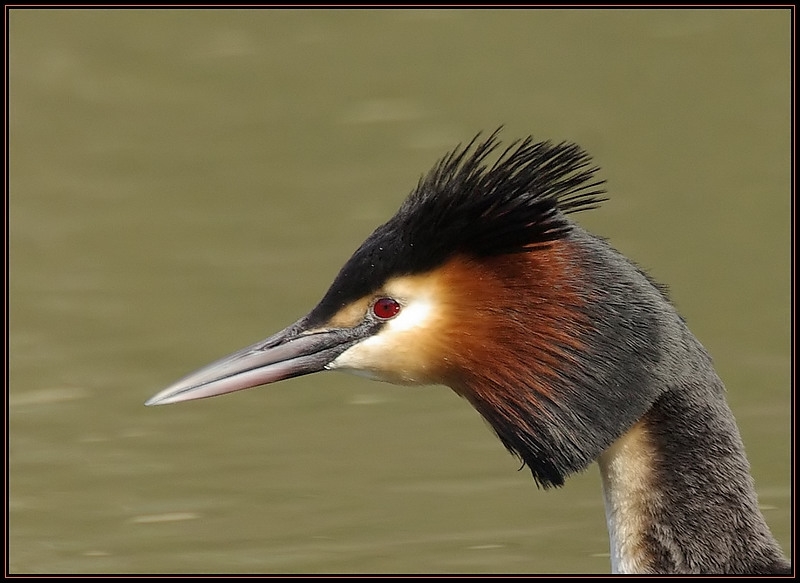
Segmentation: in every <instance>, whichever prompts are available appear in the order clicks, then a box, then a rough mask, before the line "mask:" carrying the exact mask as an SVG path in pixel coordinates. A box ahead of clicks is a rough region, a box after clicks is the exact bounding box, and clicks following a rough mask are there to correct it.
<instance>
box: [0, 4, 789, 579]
mask: <svg viewBox="0 0 800 583" xmlns="http://www.w3.org/2000/svg"><path fill="white" fill-rule="evenodd" d="M7 14H8V27H9V35H10V36H9V50H10V54H9V72H8V76H9V82H10V89H9V122H10V136H9V146H10V154H9V174H10V178H9V227H10V235H9V242H10V253H9V282H8V285H9V292H10V314H9V316H10V322H9V342H10V348H9V360H10V362H9V397H8V401H9V403H8V404H9V410H8V417H9V421H8V430H9V469H8V471H9V475H8V482H9V487H10V496H9V527H8V530H9V542H8V553H9V555H8V560H9V568H10V571H11V572H12V573H20V574H21V573H159V572H175V573H541V572H545V573H547V572H550V573H605V572H608V571H609V568H610V567H609V558H608V536H607V533H606V526H605V519H604V514H603V506H602V497H601V493H600V481H599V476H598V473H597V469H596V467H595V466H593V467H592V468H591V469H590V470H589V471H587V472H586V473H584V474H582V475H579V476H576V477H574V478H572V479H571V480H570V481H569V482H568V483H567V485H566V487H565V488H563V489H560V490H558V491H548V492H542V491H538V490H537V489H536V487H535V485H534V483H533V481H532V480H531V478H530V474H529V473H528V472H527V471H526V470H523V471H517V469H518V467H519V464H518V462H517V460H515V459H514V458H512V457H511V456H509V455H508V454H507V453H506V452H505V450H504V449H503V448H502V446H501V444H500V443H499V442H498V441H497V439H496V438H495V437H494V436H493V435H492V433H491V431H490V430H489V429H488V428H487V427H486V426H485V425H484V423H483V422H482V421H481V419H480V418H479V416H478V415H477V413H475V412H474V411H473V410H472V409H471V408H470V407H469V406H468V405H467V404H466V403H465V402H463V401H462V400H460V399H459V398H458V397H456V396H455V395H454V394H452V393H451V392H450V391H449V390H448V389H446V388H443V387H419V388H401V387H393V386H390V385H384V384H380V383H374V382H370V381H368V380H364V379H361V378H357V377H351V376H346V375H342V374H333V373H330V374H327V375H315V376H311V377H304V378H300V379H295V380H292V381H287V382H285V383H282V384H278V385H275V386H272V387H269V388H264V389H256V390H253V391H246V392H244V393H238V394H236V395H234V396H230V397H227V398H222V399H211V400H205V401H199V402H195V403H188V404H184V405H180V406H170V407H159V408H145V407H144V406H143V405H142V403H143V402H144V400H145V399H147V398H148V397H150V396H151V395H152V394H153V393H155V392H156V391H157V390H159V389H161V388H163V387H164V386H166V385H167V384H169V383H171V382H172V381H174V380H175V379H176V378H178V377H180V376H182V375H183V374H185V373H187V372H189V371H191V370H193V369H194V368H196V367H198V366H200V365H203V364H206V363H207V362H209V361H211V360H213V359H215V358H217V357H220V356H223V355H225V354H228V353H229V352H231V351H233V350H235V349H237V348H239V347H241V346H244V345H246V344H249V343H252V342H255V341H256V340H258V339H260V338H263V337H266V336H267V335H268V334H270V333H272V332H273V331H276V330H278V329H279V328H281V327H283V326H284V325H286V324H288V323H290V322H292V321H294V320H295V319H296V318H297V317H299V316H301V315H302V314H304V313H305V312H306V311H307V310H308V309H309V308H310V307H312V306H313V305H314V304H315V303H316V301H317V300H318V299H319V297H320V296H321V294H322V293H323V292H324V291H325V289H326V287H327V285H328V283H329V282H330V281H331V279H332V278H333V276H334V275H335V274H336V272H337V271H338V269H339V267H340V266H341V264H342V263H343V262H344V261H345V260H346V259H347V257H348V256H349V255H350V253H351V252H352V251H353V249H355V247H356V246H357V245H358V244H359V243H360V242H361V240H362V239H363V238H364V237H365V236H366V235H367V234H368V233H369V232H370V231H371V230H372V229H373V228H374V227H375V226H377V225H378V224H379V223H380V222H382V221H384V220H385V219H386V218H388V217H389V216H390V215H391V214H392V213H393V212H394V211H395V210H396V208H397V206H398V205H399V203H400V202H401V200H402V199H403V198H404V196H405V195H406V194H407V193H408V192H409V191H410V189H411V188H412V187H413V186H414V185H415V184H416V181H417V179H418V178H419V176H420V174H422V173H423V172H425V171H427V169H428V168H429V167H430V166H431V165H432V164H433V163H434V162H435V161H436V160H437V159H438V158H439V157H440V156H441V155H442V154H444V153H445V152H446V151H448V150H449V149H451V148H452V147H453V146H455V145H456V144H457V143H459V142H463V141H466V140H468V139H470V138H471V137H472V136H473V135H474V134H475V133H477V132H478V131H480V130H491V129H494V128H496V127H497V126H499V125H501V124H504V125H505V128H506V129H505V130H504V133H503V135H504V137H505V138H506V139H512V138H516V137H522V136H524V135H527V134H529V133H530V134H533V135H534V136H535V137H537V138H541V139H553V140H572V141H576V142H578V143H580V144H581V145H583V146H584V147H585V148H586V149H587V150H588V151H589V152H591V153H592V154H593V156H594V157H595V159H596V161H597V163H598V164H600V165H601V166H602V167H603V171H602V176H603V177H604V178H605V179H606V180H607V181H608V188H609V193H610V196H611V200H610V201H609V202H608V203H606V204H605V205H604V206H603V207H602V208H601V209H599V210H597V211H593V212H591V213H588V214H584V215H582V216H579V217H578V220H579V221H580V222H581V223H582V224H584V225H585V226H586V227H588V228H589V229H590V230H593V231H595V232H597V233H598V234H601V235H603V236H605V237H608V238H609V239H610V240H611V241H612V243H613V244H614V245H615V246H616V247H618V248H619V249H620V250H622V251H623V252H625V253H626V254H628V255H629V256H631V257H633V258H634V259H635V260H636V261H637V262H639V263H640V264H641V265H642V266H644V267H645V268H646V269H648V270H649V271H650V273H651V274H652V275H653V276H654V277H656V278H657V279H658V280H660V281H662V282H664V283H666V284H668V285H669V286H670V289H671V294H672V297H673V299H674V301H675V303H676V304H677V306H678V308H679V309H680V311H681V312H682V314H683V315H684V316H685V317H686V319H687V320H688V322H689V324H690V326H691V328H692V329H693V330H694V332H695V333H696V334H697V336H698V337H699V338H700V339H701V341H702V342H703V343H704V344H705V345H706V347H707V348H708V349H709V351H710V352H711V353H712V355H713V356H714V358H715V361H716V364H717V367H718V370H719V372H720V374H721V376H722V378H723V380H724V381H725V382H726V384H727V386H728V391H729V400H730V402H731V406H732V408H733V409H734V412H735V414H736V416H737V419H738V421H739V423H740V426H741V430H742V434H743V437H744V440H745V443H746V446H747V449H748V453H749V456H750V460H751V463H752V466H753V475H754V477H755V479H756V484H757V487H758V491H759V496H760V502H761V504H762V506H763V507H764V509H765V515H766V517H767V520H768V521H769V523H770V525H771V526H772V528H773V529H774V532H775V534H776V536H777V537H778V538H779V540H780V541H781V543H782V545H783V546H784V549H785V550H786V551H787V552H788V551H789V544H790V528H791V520H790V519H791V516H792V512H791V510H792V509H791V487H790V475H791V474H790V471H791V470H790V467H791V466H790V462H791V460H790V455H791V453H790V452H791V404H792V400H791V360H790V346H791V343H790V334H791V328H790V216H791V214H790V209H791V183H790V176H791V174H790V170H791V151H790V146H791V133H790V120H791V118H790V113H791V108H790V106H791V101H790V100H791V93H790V91H791V78H790V55H791V52H790V49H791V39H790V17H791V14H790V12H789V11H788V10H553V9H550V10H499V9H498V10H435V11H418V10H198V9H195V10H23V9H12V10H10V11H9V12H7Z"/></svg>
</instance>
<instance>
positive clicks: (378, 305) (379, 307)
mask: <svg viewBox="0 0 800 583" xmlns="http://www.w3.org/2000/svg"><path fill="white" fill-rule="evenodd" d="M399 312H400V304H399V303H398V302H397V300H393V299H392V298H380V299H379V300H377V301H376V302H375V303H374V304H372V313H373V314H375V317H376V318H378V319H379V320H390V319H391V318H394V317H395V316H396V315H397V314H398V313H399Z"/></svg>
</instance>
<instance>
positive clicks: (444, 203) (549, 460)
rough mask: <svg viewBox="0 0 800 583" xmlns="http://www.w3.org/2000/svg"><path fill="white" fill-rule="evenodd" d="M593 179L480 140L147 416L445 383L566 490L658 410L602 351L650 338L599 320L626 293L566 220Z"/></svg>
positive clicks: (537, 472) (563, 147)
mask: <svg viewBox="0 0 800 583" xmlns="http://www.w3.org/2000/svg"><path fill="white" fill-rule="evenodd" d="M596 171H597V169H596V168H595V167H593V166H592V164H591V160H590V158H589V156H588V155H587V154H586V153H585V152H583V151H582V150H581V149H580V148H579V147H577V146H575V145H573V144H568V143H560V144H553V143H550V142H535V141H534V140H533V139H531V138H528V139H525V140H522V141H518V142H515V143H513V144H511V145H510V146H508V147H506V148H504V149H500V142H499V140H498V137H497V132H495V133H494V134H492V135H491V136H489V137H488V138H486V139H481V138H480V137H476V138H475V139H474V140H473V141H472V142H470V143H469V144H468V145H466V146H465V147H459V148H457V149H455V150H454V151H453V152H451V153H450V154H448V155H447V156H445V157H444V158H443V159H441V160H440V161H439V163H438V164H437V165H435V167H434V168H433V170H431V172H429V173H428V174H427V175H426V176H424V177H423V178H421V179H420V181H419V183H418V184H417V186H416V188H415V189H414V190H413V191H412V193H411V194H410V195H409V197H408V198H407V199H406V200H405V202H404V203H403V204H402V205H401V207H400V209H399V210H398V211H397V213H396V214H395V215H394V216H393V217H392V218H391V219H390V220H389V221H387V222H386V223H385V224H383V225H381V226H380V227H378V228H377V229H376V230H375V231H374V232H373V233H372V234H371V235H370V236H369V237H368V238H367V239H366V241H364V243H363V244H362V245H361V246H360V247H359V248H358V249H357V250H356V252H355V253H354V254H353V256H352V257H351V258H350V259H349V260H348V261H347V262H346V263H345V265H344V266H343V267H342V269H341V271H340V272H339V274H338V275H337V277H336V278H335V280H334V281H333V283H332V284H331V286H330V288H329V289H328V291H327V293H326V294H325V295H324V296H323V298H322V300H321V301H320V302H319V304H318V305H317V306H316V307H315V308H314V309H312V310H311V312H309V313H308V314H307V315H306V316H304V317H303V318H301V319H300V320H298V321H297V322H295V323H294V324H292V325H290V326H288V327H287V328H285V329H284V330H282V331H280V332H278V333H277V334H274V335H273V336H270V337H269V338H267V339H266V340H263V341H261V342H258V343H256V344H254V345H252V346H249V347H247V348H245V349H243V350H240V351H238V352H236V353H234V354H232V355H230V356H228V357H226V358H223V359H222V360H219V361H217V362H215V363H212V364H210V365H208V366H206V367H204V368H202V369H200V370H198V371H197V372H195V373H193V374H190V375H188V376H187V377H184V378H183V379H181V380H179V381H177V382H176V383H175V384H173V385H172V386H170V387H168V388H167V389H165V390H163V391H161V392H160V393H158V394H157V395H155V396H154V397H152V398H151V399H150V400H149V401H148V402H147V404H148V405H155V404H166V403H176V402H180V401H187V400H191V399H199V398H204V397H211V396H215V395H221V394H224V393H230V392H233V391H238V390H241V389H246V388H251V387H255V386H259V385H265V384H268V383H273V382H276V381H280V380H283V379H288V378H291V377H296V376H300V375H305V374H309V373H313V372H317V371H322V370H343V371H349V372H354V373H357V374H362V375H365V376H368V377H370V378H374V379H377V380H383V381H388V382H391V383H396V384H443V385H447V386H449V387H451V388H452V389H453V390H455V391H456V392H457V393H458V394H459V395H461V396H462V397H464V398H466V399H467V400H468V401H469V402H470V403H471V404H472V405H473V406H474V407H475V408H476V409H477V410H478V411H479V412H480V413H481V415H482V416H483V417H484V418H485V419H486V420H487V421H488V423H489V424H490V425H491V427H492V428H493V429H494V431H495V432H496V433H497V435H498V436H499V438H500V439H501V441H502V442H503V444H504V445H505V446H506V447H507V448H508V449H509V450H510V451H511V452H512V453H514V454H516V455H517V456H518V457H519V458H520V459H521V460H522V461H523V462H524V463H525V464H526V465H528V467H529V468H530V469H531V472H532V474H533V476H534V478H535V479H536V481H537V483H539V484H541V485H543V486H545V487H547V486H552V485H561V484H562V483H563V482H564V478H565V477H566V476H567V475H568V474H569V473H571V472H574V471H578V470H582V469H584V468H585V467H586V466H587V465H588V464H589V463H590V462H591V461H593V460H594V459H596V457H597V456H598V455H599V453H601V452H602V451H603V449H605V448H606V447H608V446H609V445H610V444H611V443H612V442H613V441H614V440H615V439H616V438H618V437H619V435H621V434H622V432H623V431H624V430H625V429H627V428H628V427H630V425H632V424H633V423H634V422H635V421H636V419H638V417H639V416H641V414H642V413H643V412H644V410H646V408H647V406H648V404H649V403H650V402H652V400H653V398H654V396H653V395H652V394H649V393H648V392H647V391H645V390H642V391H631V390H629V387H630V385H631V384H636V379H637V378H638V377H639V376H641V374H642V372H641V371H642V367H641V366H638V367H634V366H633V365H631V364H630V363H626V362H624V361H625V360H626V358H627V357H625V356H621V357H616V356H613V355H612V356H611V357H610V360H608V359H607V358H606V357H605V356H604V354H603V352H604V349H605V348H607V347H608V346H609V345H612V344H613V345H614V346H617V347H618V346H621V345H626V346H628V348H630V349H635V345H636V343H637V342H638V343H640V344H641V345H643V346H644V344H646V343H647V341H648V339H647V338H642V335H641V334H640V333H639V332H636V331H634V332H633V334H632V335H629V336H624V335H622V336H624V337H622V336H621V337H620V338H619V339H618V340H615V339H609V338H605V336H606V335H608V336H609V337H610V336H613V335H614V334H616V330H617V328H618V327H619V326H621V325H624V324H625V320H624V318H623V316H619V314H618V312H619V311H620V310H622V311H624V310H625V309H627V308H625V307H624V305H623V304H624V303H625V302H621V303H620V306H619V307H615V306H614V305H612V306H610V307H609V306H608V305H607V306H606V309H605V311H603V312H602V313H600V312H598V311H597V310H596V309H595V306H597V305H598V304H602V303H603V302H604V301H605V300H606V299H608V297H610V296H609V294H610V292H609V291H608V287H609V286H612V287H613V285H617V284H618V280H617V279H615V278H613V277H611V278H610V279H609V281H608V282H606V281H605V278H606V276H605V275H604V274H603V273H602V267H603V265H599V264H600V263H602V261H600V260H597V259H596V255H597V254H596V253H594V252H592V251H593V250H596V249H598V248H603V249H605V247H604V245H605V244H604V243H602V242H601V241H600V240H599V239H596V238H594V237H592V236H590V235H588V233H586V232H585V231H583V230H581V229H580V228H579V227H578V226H577V225H576V224H575V223H573V222H572V221H570V220H569V219H568V217H567V215H568V214H569V213H572V212H575V211H580V210H585V209H590V208H594V207H596V206H597V205H598V204H599V203H600V202H601V201H602V200H603V199H602V195H603V191H602V181H600V180H598V179H597V178H596ZM612 263H613V261H612ZM624 265H625V267H624V268H623V269H622V270H623V271H624V270H629V268H628V264H627V263H625V264H624ZM598 270H599V271H598ZM633 271H635V272H636V273H640V272H638V270H633ZM640 275H641V274H640ZM606 283H608V284H609V285H606ZM622 285H623V287H624V285H625V284H624V283H623V284H622ZM614 297H618V294H617V295H614ZM612 299H613V298H612ZM612 303H613V302H612ZM606 304H608V302H606ZM639 311H644V312H646V311H647V310H646V309H644V310H639ZM615 314H617V315H616V316H615ZM618 325H619V326H618ZM620 361H623V362H620ZM621 379H624V380H625V381H626V382H621Z"/></svg>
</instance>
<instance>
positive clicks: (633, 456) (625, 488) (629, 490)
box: [597, 422, 660, 573]
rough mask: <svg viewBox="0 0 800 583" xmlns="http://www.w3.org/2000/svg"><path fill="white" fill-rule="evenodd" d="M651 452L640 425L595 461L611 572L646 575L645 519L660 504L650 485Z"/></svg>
mask: <svg viewBox="0 0 800 583" xmlns="http://www.w3.org/2000/svg"><path fill="white" fill-rule="evenodd" d="M654 453H655V450H654V448H653V446H652V444H651V443H650V440H649V436H648V435H647V431H646V429H645V427H644V425H643V424H642V422H639V423H637V424H636V425H634V426H633V427H632V428H631V429H630V430H629V431H628V432H627V433H626V434H625V435H623V436H622V437H620V438H619V439H618V440H617V441H616V442H614V443H613V444H612V445H611V447H609V448H608V449H607V450H606V451H604V452H603V453H602V454H601V455H600V457H599V458H598V460H597V461H598V464H599V465H600V474H601V476H602V479H603V498H604V500H605V510H606V522H607V523H608V534H609V538H610V542H611V567H612V572H614V573H642V572H648V571H649V568H650V565H651V559H652V557H651V556H650V554H649V551H650V549H649V546H648V544H647V541H646V540H645V533H646V532H647V530H648V528H649V527H650V526H651V525H650V523H649V522H648V519H647V518H646V517H648V516H652V511H653V510H654V509H655V508H657V507H658V506H659V505H660V502H659V493H658V490H657V489H656V488H654V487H653V486H654V483H653V459H654V457H653V456H654Z"/></svg>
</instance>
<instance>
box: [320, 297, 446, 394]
mask: <svg viewBox="0 0 800 583" xmlns="http://www.w3.org/2000/svg"><path fill="white" fill-rule="evenodd" d="M433 311H434V306H433V304H432V303H431V301H429V300H426V299H417V300H414V301H412V302H410V303H409V304H407V305H405V306H403V308H402V310H400V313H399V314H397V316H396V317H395V318H393V319H391V320H389V321H388V322H386V324H385V325H384V326H383V328H381V330H380V331H379V332H378V333H377V334H375V335H374V336H370V337H369V338H365V339H364V340H362V341H361V342H359V343H358V344H355V345H354V346H351V347H350V348H348V349H347V350H345V351H344V352H343V353H342V354H340V355H339V356H338V357H337V358H335V359H334V360H333V361H332V362H330V363H329V364H328V366H326V367H325V368H327V369H330V370H333V369H347V370H350V371H352V372H356V373H359V374H362V375H364V376H368V377H370V378H374V379H378V380H387V381H390V382H400V383H406V382H413V378H411V377H413V374H411V373H410V370H409V365H411V368H413V366H414V365H415V364H418V363H415V362H413V361H414V353H415V350H414V348H415V346H417V344H418V343H419V342H420V340H421V338H423V337H424V336H425V334H426V328H428V327H429V326H430V325H431V324H432V322H431V319H432V317H431V316H432V313H433Z"/></svg>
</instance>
